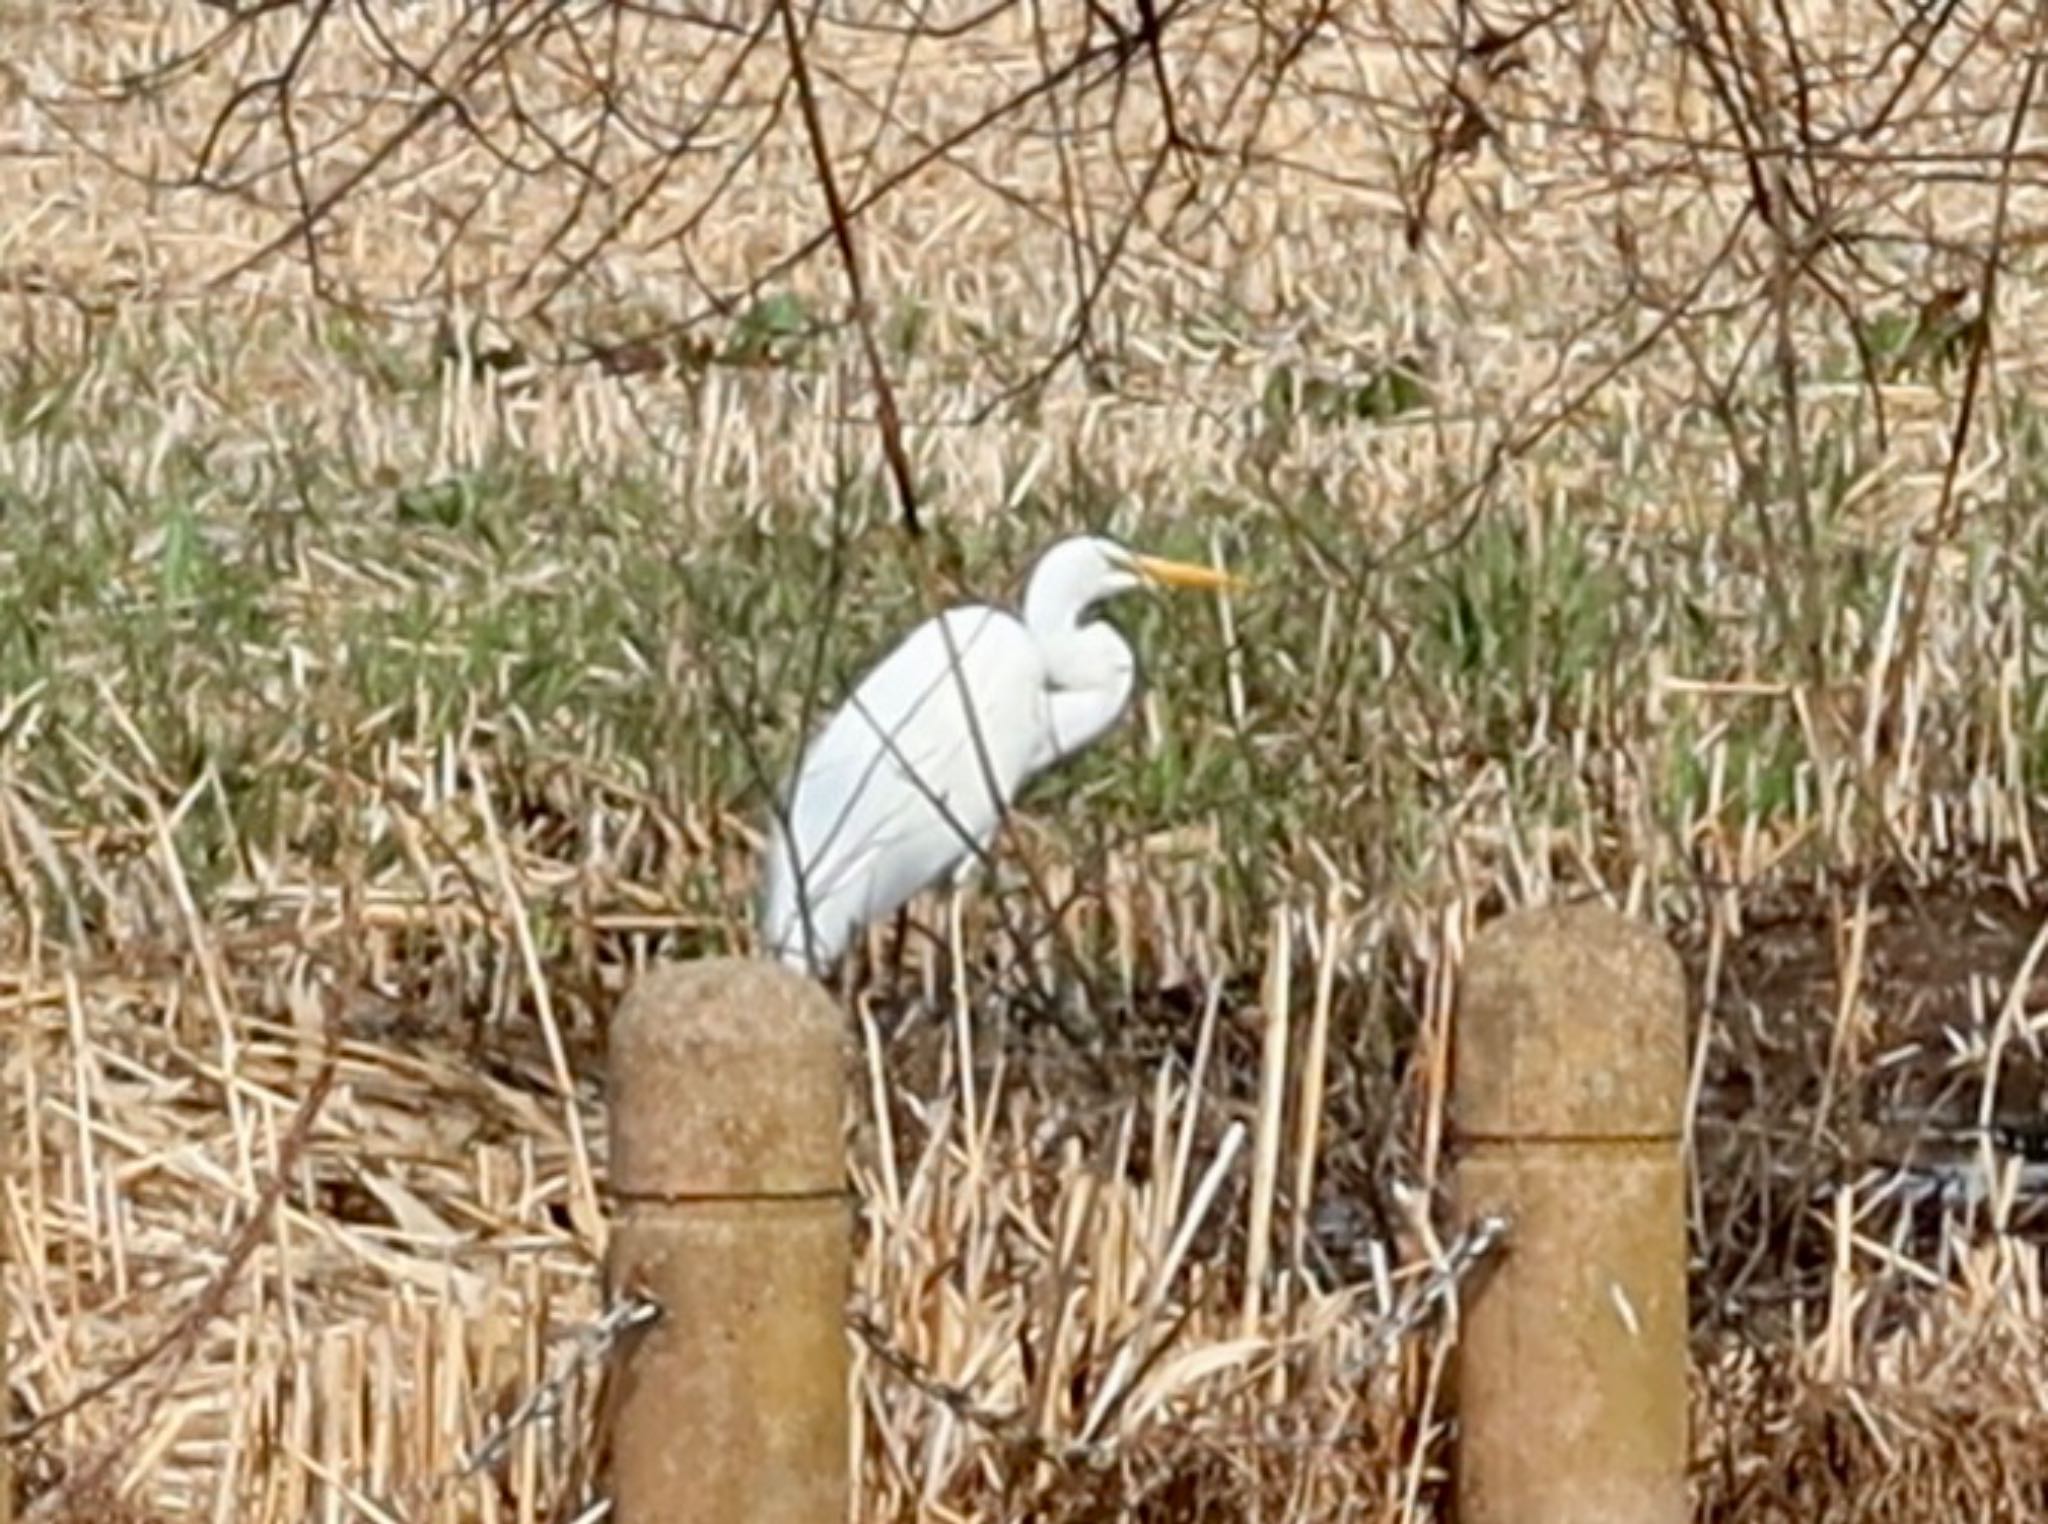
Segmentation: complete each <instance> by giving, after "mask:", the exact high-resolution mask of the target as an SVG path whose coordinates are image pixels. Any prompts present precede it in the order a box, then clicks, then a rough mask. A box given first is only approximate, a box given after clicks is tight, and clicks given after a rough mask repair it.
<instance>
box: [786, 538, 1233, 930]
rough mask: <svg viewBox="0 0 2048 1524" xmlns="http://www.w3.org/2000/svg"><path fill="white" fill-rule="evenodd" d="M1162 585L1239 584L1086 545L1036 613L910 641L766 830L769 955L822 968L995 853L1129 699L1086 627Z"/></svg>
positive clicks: (959, 616)
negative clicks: (1121, 597)
mask: <svg viewBox="0 0 2048 1524" xmlns="http://www.w3.org/2000/svg"><path fill="white" fill-rule="evenodd" d="M1148 583H1150V584H1156V585H1159V586H1164V587H1193V588H1218V587H1227V586H1232V585H1234V584H1233V582H1232V579H1231V578H1229V577H1228V576H1226V575H1225V574H1224V573H1222V572H1219V571H1216V570H1213V569H1212V568H1210V567H1206V566H1192V565H1188V564H1186V563H1184V562H1179V561H1163V560H1160V559H1158V558H1156V557H1153V556H1142V555H1138V554H1136V553H1135V552H1133V551H1130V550H1127V549H1125V548H1124V547H1123V546H1121V545H1119V544H1117V543H1116V542H1115V541H1113V540H1106V539H1101V538H1098V537H1093V536H1084V537H1081V538H1077V539H1070V540H1062V541H1060V542H1059V543H1058V544H1056V545H1054V546H1052V547H1051V548H1050V549H1049V550H1047V551H1046V553H1045V554H1044V555H1043V556H1042V557H1040V559H1039V562H1038V564H1037V565H1036V566H1035V567H1034V568H1032V572H1031V580H1030V583H1029V584H1028V586H1027V587H1026V588H1025V592H1024V614H1023V618H1021V619H1019V618H1018V617H1017V616H1016V615H1014V614H1011V613H1009V612H1007V611H1006V610H1003V609H998V608H992V607H990V606H989V605H987V604H967V605H964V606H962V607H959V608H954V609H949V610H947V611H946V612H945V613H943V614H941V615H939V616H938V617H936V618H934V619H930V620H927V621H926V622H925V623H923V624H921V625H919V626H918V627H917V628H916V629H914V630H912V631H911V632H910V634H909V635H908V636H907V637H905V638H904V640H903V641H902V643H901V644H899V645H898V646H897V647H896V648H895V649H894V650H893V651H891V652H890V653H889V654H888V655H887V656H886V657H884V658H883V659H882V661H881V662H880V664H878V665H877V666H876V667H875V669H874V670H873V671H872V672H870V673H869V674H868V675H867V676H866V677H865V678H864V679H862V680H861V682H860V684H859V686H857V687H856V688H855V689H854V690H853V693H852V695H851V696H850V697H848V699H847V700H846V702H845V704H844V705H843V706H841V707H840V708H839V709H838V710H837V711H836V712H835V713H834V714H833V715H832V717H831V718H830V719H829V720H828V721H827V722H826V724H825V726H824V728H823V730H821V731H820V732H819V733H818V736H817V739H816V740H814V741H813V742H812V743H811V744H810V746H809V747H808V748H807V749H806V750H805V752H804V754H803V758H802V760H801V761H800V762H799V763H798V765H797V768H796V770H795V773H794V775H793V776H792V777H791V779H790V780H789V783H788V784H787V786H786V787H785V788H784V790H783V794H782V798H781V805H782V809H781V811H780V813H779V814H778V816H777V818H776V819H775V820H774V822H773V823H772V824H771V827H770V831H769V837H770V841H769V849H768V864H767V883H766V889H765V892H764V894H763V897H762V907H761V936H762V941H763V943H764V944H765V948H766V950H767V951H768V952H769V953H770V954H772V955H773V956H775V957H777V958H779V959H781V960H782V961H783V962H784V963H785V964H788V965H789V966H790V967H792V968H795V969H798V970H800V971H818V970H822V969H823V968H824V967H825V966H826V965H828V964H831V963H833V962H835V961H836V960H837V959H838V958H839V956H840V955H841V954H842V953H843V952H844V951H845V950H846V947H847V944H848V943H849V942H851V941H852V940H853V938H854V937H855V936H856V935H858V933H859V932H860V931H861V929H862V928H863V927H866V926H868V925H870V924H871V923H873V922H875V921H879V920H881V919H882V918H883V917H885V916H888V915H891V914H893V913H894V912H895V911H896V910H898V909H899V908H901V907H902V905H903V904H904V903H905V902H906V901H908V900H909V899H910V898H911V896H912V895H914V894H916V893H917V892H918V891H919V890H921V889H924V888H926V887H928V886H930V885H931V884H934V883H936V882H938V881H939V880H940V879H941V878H943V877H945V876H946V875H948V874H961V875H963V876H964V871H963V870H966V869H971V868H972V866H973V865H974V863H975V862H977V861H979V860H981V859H982V858H984V857H985V856H986V851H987V847H988V844H989V842H990V841H991V840H993V839H994V837H995V833H996V829H997V827H998V826H1000V825H1001V824H1002V819H1003V816H1004V814H1005V813H1006V812H1007V811H1008V809H1009V807H1010V804H1011V801H1013V800H1014V799H1015V798H1016V797H1017V792H1018V790H1019V789H1021V788H1022V787H1023V786H1024V784H1025V783H1026V782H1028V781H1029V780H1030V779H1031V778H1032V777H1034V776H1035V775H1037V774H1038V773H1040V772H1042V771H1044V770H1045V769H1046V768H1048V767H1050V766H1052V765H1053V764H1054V763H1056V762H1059V761H1062V760H1063V759H1065V758H1067V757H1070V756H1072V755H1074V753H1076V752H1078V751H1080V750H1082V749H1083V748H1084V747H1086V746H1088V745H1089V744H1090V743H1091V742H1093V741H1094V740H1095V739H1096V738H1097V737H1099V736H1100V735H1102V734H1103V732H1104V731H1106V730H1108V729H1109V728H1110V726H1112V725H1113V724H1115V723H1116V721H1117V720H1118V718H1119V717H1120V716H1121V715H1122V714H1123V712H1124V709H1125V707H1126V706H1127V705H1128V704H1129V703H1130V700H1131V694H1132V690H1133V689H1134V688H1135V687H1136V685H1137V667H1138V664H1137V658H1136V656H1135V655H1134V654H1133V653H1132V651H1131V647H1130V644H1129V643H1128V642H1127V641H1126V640H1125V639H1124V638H1123V636H1122V635H1120V634H1118V633H1117V631H1116V630H1115V629H1113V628H1112V627H1111V626H1109V625H1108V624H1105V623H1101V622H1099V621H1095V620H1091V619H1090V618H1089V617H1088V615H1089V612H1090V610H1091V609H1093V607H1094V606H1095V605H1096V604H1097V603H1099V602H1101V601H1102V600H1103V599H1105V598H1109V597H1112V596H1114V595H1115V594H1117V593H1122V592H1127V591H1129V590H1131V589H1133V588H1137V587H1141V586H1144V585H1146V584H1148Z"/></svg>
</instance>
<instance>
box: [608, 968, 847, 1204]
mask: <svg viewBox="0 0 2048 1524" xmlns="http://www.w3.org/2000/svg"><path fill="white" fill-rule="evenodd" d="M846 1052H847V1049H846V1022H845V1019H844V1018H843V1017H842V1016H841V1014H840V1012H839V1010H838V1008H837V1007H836V1006H835V1005H834V1004H833V1002H832V1000H831V997H830V996H828V995H827V994H826V993H825V991H824V990H823V989H822V988H820V987H819V986H818V985H817V984H816V983H815V982H813V981H812V980H810V979H806V978H804V977H803V976H802V975H800V974H796V973H793V972H791V971H790V970H788V969H785V968H783V967H781V966H780V965H778V964H774V963H767V962H758V961H754V960H751V959H743V958H710V959H703V960H700V961H696V962H691V963H679V964H669V965H664V966H662V967H659V968H655V969H651V970H649V971H648V972H647V974H646V975H645V976H643V977H642V978H641V979H640V980H639V982H638V983H636V984H635V985H634V987H633V988H632V990H631V991H630V992H629V993H628V994H627V996H626V999H625V1000H624V1002H622V1003H621V1005H620V1006H619V1009H618V1012H617V1014H616V1015H614V1016H613V1018H612V1023H611V1051H610V1064H609V1068H610V1082H611V1111H612V1125H611V1183H612V1188H613V1190H615V1191H617V1192H618V1193H619V1194H620V1195H623V1196H655V1197H696V1196H808V1195H819V1194H825V1193H829V1192H834V1191H839V1190H842V1189H844V1187H845V1182H846V1158H845V1142H844V1137H843V1132H842V1124H843V1117H844V1107H845V1090H846Z"/></svg>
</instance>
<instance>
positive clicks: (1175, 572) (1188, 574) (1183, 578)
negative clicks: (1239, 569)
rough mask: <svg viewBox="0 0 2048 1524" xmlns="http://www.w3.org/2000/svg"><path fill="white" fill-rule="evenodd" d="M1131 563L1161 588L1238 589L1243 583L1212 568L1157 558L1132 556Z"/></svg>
mask: <svg viewBox="0 0 2048 1524" xmlns="http://www.w3.org/2000/svg"><path fill="white" fill-rule="evenodd" d="M1131 563H1132V564H1133V565H1134V566H1136V567H1137V568H1138V570H1139V572H1140V573H1142V574H1143V575H1144V576H1145V577H1146V578H1147V579H1148V580H1150V581H1153V582H1157V583H1159V584H1160V585H1161V586H1162V587H1196V588H1240V587H1243V586H1244V583H1243V582H1242V581H1240V580H1239V579H1238V578H1236V577H1233V576H1231V575H1230V573H1228V572H1221V571H1218V570H1216V568H1215V567H1213V566H1195V565H1192V564H1190V563H1189V562H1186V561H1162V560H1161V559H1160V558H1159V557H1157V556H1132V557H1131Z"/></svg>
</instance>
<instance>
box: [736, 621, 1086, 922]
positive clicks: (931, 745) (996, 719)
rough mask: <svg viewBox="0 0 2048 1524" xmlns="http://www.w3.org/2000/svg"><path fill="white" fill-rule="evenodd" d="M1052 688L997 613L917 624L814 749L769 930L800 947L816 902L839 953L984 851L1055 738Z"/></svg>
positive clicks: (782, 855)
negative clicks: (806, 913) (1048, 704)
mask: <svg viewBox="0 0 2048 1524" xmlns="http://www.w3.org/2000/svg"><path fill="white" fill-rule="evenodd" d="M1045 693H1046V684H1045V676H1044V670H1043V665H1042V663H1041V661H1040V658H1039V655H1038V651H1037V646H1036V644H1035V642H1034V641H1033V640H1032V638H1031V636H1030V634H1029V633H1028V632H1027V631H1026V630H1025V628H1024V626H1023V625H1022V624H1021V623H1020V622H1019V621H1017V620H1016V619H1014V618H1012V617H1011V616H1010V615H1008V614H1005V613H1003V612H1001V611H1000V610H996V609H990V608H980V607H973V608H965V609H957V610H954V611H952V612H951V613H948V614H946V615H945V616H943V620H932V621H929V622H927V623H926V624H924V625H921V626H919V627H918V628H917V629H916V630H914V631H912V632H911V634H910V635H909V636H908V637H907V638H906V639H905V640H904V641H903V642H902V644H900V645H899V646H897V647H896V649H895V650H894V651H892V652H891V653H890V654H889V655H888V656H887V657H885V658H884V659H883V661H882V662H881V663H880V665H878V666H877V667H876V668H875V669H874V671H873V672H871V673H870V674H869V675H868V676H867V677H866V678H864V679H863V680H862V681H861V683H860V685H859V686H858V687H857V688H856V689H855V690H854V691H853V693H852V694H851V695H850V696H849V697H848V699H847V701H846V703H845V704H844V705H843V706H842V707H841V708H840V709H839V710H838V711H837V712H836V713H835V714H834V715H833V717H832V719H831V720H830V722H829V723H827V725H826V726H825V728H824V730H823V731H822V732H820V734H819V735H818V737H817V739H816V740H815V741H814V742H813V743H812V744H811V746H810V747H809V749H808V750H807V751H806V753H805V755H804V759H803V762H802V765H801V766H800V768H799V769H798V772H797V776H796V779H795V781H794V784H793V786H792V788H791V791H790V794H789V796H788V798H787V800H786V801H785V802H786V804H787V807H788V818H789V831H788V836H787V837H784V838H783V839H782V840H781V841H780V842H779V843H778V846H779V850H778V851H777V852H776V853H775V854H774V856H773V858H772V859H771V873H770V883H769V895H768V902H767V907H766V910H765V919H766V922H767V928H768V930H769V932H770V935H771V936H772V937H774V938H775V939H776V940H777V941H778V943H779V944H780V945H785V946H786V945H787V944H788V943H789V942H791V941H794V942H796V943H799V944H801V943H802V941H803V940H804V939H803V935H802V913H803V907H804V905H806V904H807V905H808V907H809V910H810V915H811V919H812V923H813V933H814V937H815V940H816V943H817V945H818V946H819V947H820V948H821V949H823V950H825V955H826V956H828V957H829V956H832V955H835V954H836V952H837V951H838V949H839V947H840V946H841V945H842V944H843V942H844V940H845V939H846V938H847V937H850V936H851V935H852V934H853V932H854V931H856V930H858V928H859V927H860V925H861V924H863V923H864V922H866V921H870V920H874V919H877V918H879V917H882V916H885V915H888V914H889V913H891V912H892V911H894V910H895V909H896V908H897V907H899V906H900V905H902V904H903V903H904V902H905V901H906V900H908V899H909V898H910V897H911V896H912V895H914V894H916V893H917V892H918V890H920V889H922V888H923V887H925V886H926V885H927V884H929V883H931V882H932V881H933V880H935V879H937V878H938V877H940V876H941V875H943V874H944V873H945V872H947V871H948V870H949V869H950V868H952V867H954V866H955V865H957V864H958V863H959V862H960V860H961V859H962V858H964V857H966V856H967V855H968V854H969V853H971V852H973V851H975V850H976V849H977V848H978V847H980V846H982V845H985V844H986V843H987V841H988V840H989V839H990V838H991V837H992V836H993V835H994V833H995V829H996V827H997V825H998V824H999V823H1000V821H1001V819H1002V815H1003V811H1004V810H1005V809H1006V808H1007V807H1008V805H1009V802H1010V800H1011V799H1012V798H1013V797H1014V796H1015V794H1016V791H1017V789H1018V787H1019V786H1020V785H1021V783H1022V781H1023V779H1024V778H1025V777H1026V776H1027V775H1028V773H1029V772H1030V771H1031V770H1032V769H1033V768H1034V767H1035V766H1037V765H1040V764H1041V763H1042V761H1043V758H1044V756H1045V754H1046V750H1047V748H1048V747H1049V745H1050V727H1049V721H1048V718H1047V714H1046V709H1045ZM778 835H780V832H778ZM791 840H793V841H794V844H795V847H796V852H795V854H794V856H795V858H796V860H798V861H801V863H802V864H803V871H802V874H801V880H802V895H801V897H799V894H798V882H797V881H798V878H799V875H798V874H797V873H796V872H795V871H794V867H793V863H792V860H791V857H792V854H791V852H790V850H789V845H790V842H791Z"/></svg>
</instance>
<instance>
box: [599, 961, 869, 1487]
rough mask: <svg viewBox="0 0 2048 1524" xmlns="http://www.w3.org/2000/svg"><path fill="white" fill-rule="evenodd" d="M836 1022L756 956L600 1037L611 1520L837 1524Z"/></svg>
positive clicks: (668, 974)
mask: <svg viewBox="0 0 2048 1524" xmlns="http://www.w3.org/2000/svg"><path fill="white" fill-rule="evenodd" d="M844 1036H845V1023H844V1022H843V1020H842V1019H841V1017H840V1014H839V1012H838V1010H837V1009H836V1008H835V1007H834V1005H833V1004H832V1002H831V1000H830V999H829V998H828V997H827V996H826V994H825V992H824V991H823V990H822V989H820V988H819V987H818V986H817V985H816V984H814V983H812V982H811V981H810V980H808V979H804V978H802V977H800V976H798V975H796V974H794V973H791V972H789V971H787V970H785V969H782V968H780V967H777V966H775V965H773V964H768V963H756V962H747V961H742V960H739V959H731V958H723V959H715V960H710V961H705V962H700V963H691V964H685V965H679V966H671V967H665V968H660V969H656V970H654V971H653V972H651V973H649V974H648V975H647V976H646V977H645V978H643V979H642V980H641V981H640V982H639V984H638V985H637V986H635V988H634V989H633V991H632V992H631V993H630V994H629V995H628V996H627V998H626V1000H625V1002H624V1004H623V1005H622V1006H621V1007H620V1008H619V1012H618V1015H617V1016H616V1017H615V1018H614V1020H613V1023H612V1030H611V1064H610V1068H611V1080H610V1083H611V1108H612V1122H611V1187H612V1190H613V1192H614V1194H615V1195H616V1197H617V1198H618V1213H619V1220H618V1224H617V1227H616V1228H615V1230H614V1232H613V1234H612V1239H611V1264H610V1275H609V1279H610V1282H611V1286H612V1289H613V1293H614V1295H618V1294H623V1293H625V1292H627V1291H640V1292H644V1293H645V1294H646V1295H648V1296H651V1297H652V1298H654V1300H655V1301H657V1302H659V1303H660V1304H661V1309H662V1315H661V1317H660V1319H659V1321H657V1322H656V1323H654V1324H653V1325H652V1326H651V1327H650V1328H649V1329H648V1330H647V1331H646V1333H645V1334H644V1335H642V1336H641V1337H640V1338H639V1339H638V1340H637V1341H634V1342H631V1343H629V1345H628V1346H627V1353H626V1354H625V1357H624V1359H623V1362H622V1367H621V1369H620V1371H619V1372H618V1379H619V1383H620V1385H619V1390H618V1394H617V1401H616V1406H615V1408H614V1417H613V1420H612V1431H611V1455H610V1484H611V1495H612V1499H613V1504H614V1506H615V1508H616V1510H617V1512H616V1514H615V1515H614V1517H615V1518H616V1519H617V1520H618V1521H619V1524H845V1519H846V1510H847V1500H848V1493H849V1486H848V1477H847V1464H848V1462H847V1442H848V1432H849V1431H848V1416H847V1407H846V1402H847V1394H846V1382H847V1353H846V1333H845V1327H846V1325H845V1315H846V1297H847V1293H848V1290H849V1287H850V1277H851V1238H852V1222H851V1216H850V1197H849V1195H848V1190H847V1176H846V1153H845V1140H844V1135H843V1131H842V1118H843V1115H844V1105H845V1099H844V1098H845V1088H846V1075H845V1063H844V1048H843V1042H844Z"/></svg>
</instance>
